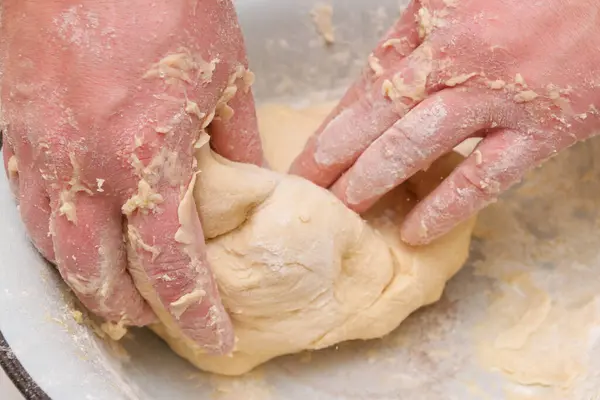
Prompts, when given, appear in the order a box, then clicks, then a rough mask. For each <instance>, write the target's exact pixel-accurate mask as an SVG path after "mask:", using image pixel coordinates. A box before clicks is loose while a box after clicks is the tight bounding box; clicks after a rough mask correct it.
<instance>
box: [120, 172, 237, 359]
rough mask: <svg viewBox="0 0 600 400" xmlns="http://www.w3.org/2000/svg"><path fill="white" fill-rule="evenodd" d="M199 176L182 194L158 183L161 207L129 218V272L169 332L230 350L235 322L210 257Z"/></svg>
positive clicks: (218, 350)
mask: <svg viewBox="0 0 600 400" xmlns="http://www.w3.org/2000/svg"><path fill="white" fill-rule="evenodd" d="M195 179H196V178H195V175H194V176H193V177H192V179H191V182H190V184H189V186H188V189H187V191H186V193H185V194H184V195H183V197H182V198H180V193H179V188H171V187H169V186H168V185H159V186H162V187H161V188H159V190H158V193H160V197H156V199H157V200H158V199H160V200H159V202H160V211H159V212H157V213H144V212H140V211H141V210H137V211H134V212H132V213H131V214H130V215H129V216H128V225H127V240H128V255H129V271H130V273H131V275H132V276H133V278H134V281H135V284H136V287H137V288H138V290H139V291H140V292H141V293H142V296H143V297H144V298H145V299H146V301H148V303H149V304H150V305H151V307H152V309H153V310H154V312H155V313H156V314H157V315H158V317H159V319H160V321H161V322H162V323H163V324H164V325H165V327H166V328H167V332H168V333H169V335H170V336H180V335H181V334H182V335H183V336H184V337H185V338H186V339H189V340H191V341H193V342H194V343H196V344H197V345H199V346H200V347H201V348H203V349H204V350H206V351H207V352H209V353H213V354H226V353H229V352H230V351H231V350H232V349H233V343H234V336H233V326H232V324H231V320H230V319H229V316H228V315H227V313H226V311H225V309H224V307H223V305H222V304H221V299H220V295H219V292H218V289H217V285H216V283H215V280H214V277H213V275H212V272H211V270H210V267H209V265H208V261H207V259H206V254H205V245H204V235H203V231H202V226H201V223H200V218H199V216H198V212H197V210H196V205H195V203H194V198H193V188H194V184H195Z"/></svg>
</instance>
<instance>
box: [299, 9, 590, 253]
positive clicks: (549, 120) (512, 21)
mask: <svg viewBox="0 0 600 400" xmlns="http://www.w3.org/2000/svg"><path fill="white" fill-rule="evenodd" d="M599 14H600V1H599V0H584V1H577V2H569V1H563V0H547V1H544V2H541V3H540V2H527V1H521V0H413V1H412V2H411V3H410V5H409V6H408V8H407V9H406V11H405V12H404V14H403V15H402V16H401V18H400V20H399V21H398V22H397V24H396V25H395V26H394V27H393V28H392V30H391V31H390V32H389V33H388V35H387V36H386V37H384V38H383V40H382V41H381V42H380V43H379V45H378V46H377V47H376V49H375V50H374V52H373V54H372V55H371V56H370V57H369V68H367V69H366V71H365V73H364V74H363V76H362V77H361V78H360V79H359V80H358V82H356V83H355V84H354V86H352V87H351V88H350V90H349V91H348V92H347V94H346V95H345V97H344V98H343V99H342V101H341V103H340V104H339V105H338V107H337V108H336V109H335V110H334V111H333V113H332V114H331V115H330V116H329V118H328V119H327V120H326V121H325V122H324V123H323V124H322V126H321V127H320V129H319V130H318V131H317V133H316V134H315V135H314V136H313V137H312V138H311V139H310V140H309V142H308V144H307V145H306V147H305V149H304V151H303V152H302V153H301V154H300V155H299V156H298V158H297V159H296V160H295V162H294V164H293V165H292V168H291V172H292V173H295V174H298V175H301V176H303V177H305V178H307V179H310V180H312V181H313V182H315V183H317V184H319V185H321V186H324V187H330V188H331V190H332V191H333V192H334V193H335V194H336V195H337V196H338V197H339V198H340V199H341V200H342V201H344V202H345V203H346V204H347V205H348V206H349V207H350V208H352V209H354V210H355V211H357V212H362V211H365V210H367V209H368V208H369V207H370V206H371V205H373V204H374V203H375V202H376V201H377V200H378V199H379V198H381V196H383V195H384V194H385V193H387V192H388V191H390V190H391V189H393V188H394V187H396V186H398V185H400V184H401V183H402V182H404V181H405V180H407V179H408V178H409V177H411V176H412V175H414V174H415V173H416V172H418V171H419V170H422V169H426V168H427V167H428V166H429V165H431V163H432V162H433V161H435V160H436V159H437V158H439V157H440V156H441V155H443V154H445V153H447V152H449V151H451V150H452V149H453V147H455V146H456V145H458V144H460V143H461V142H462V141H463V140H465V139H466V138H469V137H473V136H478V137H482V138H483V140H482V141H481V142H480V144H479V145H478V147H477V149H476V150H475V151H474V152H473V153H472V154H471V155H470V156H469V157H468V158H467V159H466V160H465V161H464V162H463V163H462V164H461V165H460V166H459V167H458V168H457V169H456V170H455V171H454V172H453V173H452V174H451V175H450V176H449V177H448V178H447V179H445V180H444V181H443V182H441V184H440V186H439V187H438V188H437V189H436V190H434V191H433V192H432V193H431V194H430V195H429V196H428V197H427V198H426V199H424V200H423V201H422V202H421V203H420V204H419V205H417V206H416V207H415V208H414V209H413V210H412V211H411V213H410V214H409V215H408V217H407V219H406V220H405V221H404V224H403V226H402V236H403V238H404V240H406V241H407V242H408V243H410V244H425V243H428V242H430V241H431V240H433V239H435V238H437V237H439V236H441V235H443V234H444V233H446V232H448V231H449V230H450V229H452V228H453V227H454V226H455V225H456V224H458V223H459V222H460V221H463V220H465V219H467V218H468V217H470V216H471V215H473V214H474V213H475V212H476V211H478V210H479V209H481V208H482V207H484V206H485V205H486V204H488V203H490V202H491V201H493V200H494V199H496V198H497V197H498V195H499V194H500V193H501V192H502V191H504V190H506V189H507V188H508V187H509V186H511V185H512V184H514V183H515V182H517V181H519V180H520V179H521V178H522V177H523V175H524V174H525V173H526V172H527V171H528V170H529V169H531V168H533V167H535V166H536V165H539V164H540V163H541V162H542V161H544V160H546V159H548V158H549V157H551V156H553V155H554V154H556V153H557V152H558V151H559V150H561V149H564V148H566V147H568V146H570V145H572V144H573V143H575V142H576V141H578V140H584V139H586V138H588V137H590V136H591V135H592V134H593V132H594V130H595V129H597V128H599V127H600V112H599V111H598V109H600V79H599V78H598V77H599V76H600V53H599V52H598V49H599V48H600V23H599V22H598V16H599Z"/></svg>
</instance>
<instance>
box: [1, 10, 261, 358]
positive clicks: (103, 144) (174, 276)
mask: <svg viewBox="0 0 600 400" xmlns="http://www.w3.org/2000/svg"><path fill="white" fill-rule="evenodd" d="M2 7H3V12H2V14H1V15H2V20H1V23H2V28H1V29H2V30H1V42H0V51H1V52H0V63H1V64H0V66H1V68H0V71H2V77H1V79H2V81H1V97H0V98H1V105H2V108H1V111H2V114H1V117H2V119H1V120H0V121H1V122H2V126H3V127H2V131H3V133H4V139H5V141H4V143H5V145H4V161H5V166H6V168H7V171H9V172H8V173H9V177H10V179H11V184H12V187H13V189H14V190H15V193H16V196H17V198H18V201H19V203H20V212H21V215H22V218H23V221H24V222H25V224H26V227H27V230H28V232H29V234H30V235H31V237H32V240H33V242H34V244H35V245H36V247H37V248H38V249H39V250H40V251H41V253H42V254H43V255H44V256H45V257H46V258H47V259H49V260H50V261H52V262H53V263H55V264H56V266H57V267H58V270H59V271H60V274H61V275H62V277H63V278H64V280H65V282H66V283H67V284H68V285H69V286H70V287H71V288H72V289H73V291H74V292H75V293H76V295H77V296H78V297H79V299H80V300H81V301H82V302H83V304H84V305H85V306H86V307H87V308H89V309H90V310H91V311H93V312H94V313H96V314H97V315H99V316H101V317H103V318H105V319H106V320H108V321H112V322H114V323H117V324H123V325H139V326H142V325H146V324H148V323H152V322H154V321H155V320H156V317H155V314H154V312H153V310H152V309H151V308H150V307H149V305H148V303H147V302H146V300H147V301H149V302H150V303H152V304H161V305H162V306H164V307H165V308H166V309H167V311H168V312H167V315H166V316H161V319H163V317H164V318H170V319H172V321H173V323H174V324H176V325H177V326H179V328H181V330H182V331H183V333H184V334H185V335H187V336H188V337H189V338H190V339H192V340H193V341H195V342H196V343H197V344H199V345H201V346H203V347H204V348H205V349H206V350H207V351H209V352H214V353H224V352H228V351H230V350H231V349H232V346H233V332H232V326H231V322H230V321H229V318H228V316H227V314H226V312H225V310H224V308H223V306H222V305H221V302H220V298H219V294H218V291H217V288H216V285H215V282H214V281H213V277H212V274H211V272H210V270H209V266H208V264H207V261H206V257H205V252H204V239H203V236H202V228H201V224H200V220H199V218H198V215H197V213H196V211H195V207H193V205H192V207H190V208H189V209H186V208H185V205H184V203H182V198H183V195H184V194H185V193H186V191H187V189H188V186H189V185H190V182H193V179H192V178H193V176H194V175H195V167H196V165H195V159H194V157H193V152H194V144H195V143H196V140H197V139H198V137H199V134H200V132H201V131H202V129H203V127H207V126H208V124H209V123H211V121H213V116H215V120H214V121H213V122H212V124H211V125H210V127H209V130H210V133H211V135H212V143H213V146H214V147H215V148H216V150H217V151H218V152H220V153H221V154H222V155H224V156H225V157H228V158H230V159H233V160H237V161H246V162H252V163H257V164H258V163H261V162H262V150H261V147H260V141H259V136H258V132H257V127H256V119H255V114H254V104H253V100H252V95H251V93H250V92H249V90H248V89H249V84H250V83H251V82H250V81H251V78H252V76H251V74H250V73H249V72H247V70H246V58H245V50H244V47H243V40H242V37H241V33H240V30H239V27H238V25H237V19H236V16H235V12H234V10H233V6H232V4H231V3H230V2H229V1H216V0H214V1H210V0H206V1H196V2H190V1H187V0H157V1H153V2H148V1H146V0H131V1H127V2H122V1H118V0H112V1H96V0H77V1H75V0H71V1H46V2H41V3H40V2H39V1H35V0H5V1H4V2H3V3H2ZM227 102H228V103H227ZM227 104H228V105H227ZM232 111H234V114H233V116H232V115H231V114H232ZM215 113H216V114H215ZM232 135H235V137H232ZM180 206H181V207H180ZM124 239H125V240H124ZM153 302H154V303H153Z"/></svg>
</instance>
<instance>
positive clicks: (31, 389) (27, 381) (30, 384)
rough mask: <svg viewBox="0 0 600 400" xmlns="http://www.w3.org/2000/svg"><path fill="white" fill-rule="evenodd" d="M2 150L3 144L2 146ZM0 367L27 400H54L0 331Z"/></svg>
mask: <svg viewBox="0 0 600 400" xmlns="http://www.w3.org/2000/svg"><path fill="white" fill-rule="evenodd" d="M0 148H1V144H0ZM0 349H2V351H0V367H1V368H2V369H3V370H4V372H5V373H6V375H7V376H8V378H9V379H10V380H11V381H12V383H13V385H15V387H16V388H17V390H19V392H20V393H21V394H22V395H23V397H25V399H27V400H52V399H51V398H50V396H48V395H47V394H46V392H44V391H43V390H42V388H40V387H39V386H38V384H37V383H35V381H34V380H33V378H32V377H31V375H29V373H28V372H27V371H26V370H25V368H24V367H23V365H22V364H21V362H20V361H19V360H18V359H17V357H16V356H15V355H14V353H13V352H12V349H11V347H10V345H9V344H8V342H7V341H6V339H5V338H4V335H2V331H0Z"/></svg>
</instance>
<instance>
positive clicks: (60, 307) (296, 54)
mask: <svg viewBox="0 0 600 400" xmlns="http://www.w3.org/2000/svg"><path fill="white" fill-rule="evenodd" d="M328 4H330V5H331V6H332V8H333V12H334V13H333V26H334V29H335V37H336V39H335V42H334V44H333V45H326V44H325V43H324V40H323V38H322V37H321V36H320V35H319V34H318V33H317V31H316V29H315V26H314V24H313V21H312V18H311V15H310V14H311V11H312V10H313V9H314V7H315V6H317V3H315V2H313V1H307V0H296V1H293V2H291V1H275V0H238V1H237V7H238V12H239V16H240V22H241V25H242V27H243V30H244V32H245V34H246V38H247V46H248V49H249V54H250V63H251V68H252V69H253V70H254V72H255V73H256V75H257V82H256V85H255V87H254V90H255V93H256V96H257V99H258V101H259V102H285V103H290V104H298V105H301V104H303V103H304V104H306V103H308V102H317V101H322V100H326V99H330V98H332V97H336V96H338V95H339V94H340V93H341V91H342V90H343V88H344V87H346V86H347V85H348V84H349V83H350V82H351V80H352V78H353V77H356V76H357V75H358V73H359V71H360V69H361V68H362V66H363V65H364V60H365V57H366V55H367V54H368V53H369V51H370V50H371V48H372V47H373V46H374V44H375V43H376V41H377V39H378V38H379V37H380V36H381V34H383V33H384V32H385V31H386V30H387V28H388V27H389V26H390V25H391V24H392V22H393V21H394V19H395V18H396V17H397V16H398V15H399V12H400V9H401V8H402V7H403V6H404V5H405V4H406V1H400V2H398V1H396V0H379V1H376V2H366V1H363V0H332V1H329V2H328ZM596 148H598V150H596ZM598 151H600V142H599V141H598V140H593V141H590V142H588V143H587V144H585V145H579V146H575V147H574V148H572V149H570V150H569V151H568V152H566V153H564V154H561V155H560V156H559V157H557V158H556V159H553V160H552V161H550V162H549V163H548V164H547V165H546V166H545V167H544V168H543V169H542V170H537V171H535V172H534V173H532V174H531V175H530V176H529V177H528V178H527V179H526V180H525V181H524V183H522V184H520V185H518V186H517V187H515V188H514V189H513V190H511V191H510V192H509V193H508V194H507V195H506V196H505V197H504V198H503V200H502V201H500V202H499V203H497V204H495V205H493V206H491V207H490V208H488V209H487V210H486V211H485V212H483V213H482V215H481V217H480V220H479V224H478V229H477V231H476V234H475V239H474V242H473V247H472V251H471V254H472V255H471V258H470V260H469V262H468V263H467V265H466V266H465V268H464V269H463V270H462V271H461V273H459V274H458V275H457V276H456V277H455V278H454V279H453V280H452V281H451V282H450V283H449V285H448V288H447V290H446V292H445V294H444V296H443V298H442V300H441V301H440V302H439V303H437V304H435V305H434V306H432V307H428V308H427V309H424V310H421V311H419V312H417V313H415V314H414V315H412V316H411V317H410V318H409V319H408V320H407V321H406V322H405V323H404V324H403V325H402V326H401V327H400V328H399V329H398V330H396V331H395V332H394V333H393V334H391V335H389V336H388V337H386V338H385V339H382V340H374V341H369V342H360V343H357V342H354V343H344V344H341V345H340V346H337V347H335V348H331V349H326V350H324V351H319V352H314V353H304V354H300V355H292V356H286V357H281V358H279V359H276V360H273V361H272V362H269V363H268V364H266V365H265V366H263V367H260V368H259V369H257V370H256V371H254V372H252V373H250V374H248V375H246V376H244V377H240V378H225V377H219V376H213V375H210V374H205V373H202V372H199V371H198V370H196V369H194V368H193V367H191V366H190V365H189V364H188V363H187V362H185V361H183V360H181V359H180V358H178V357H177V356H175V355H174V354H173V353H172V352H171V351H170V350H169V349H168V348H167V347H166V345H165V344H164V343H163V342H162V341H161V340H159V339H158V338H157V337H155V336H154V335H153V334H151V333H150V332H148V331H146V330H142V329H139V330H134V331H133V332H131V334H130V335H129V336H127V337H126V338H125V339H124V340H123V341H122V343H120V344H119V345H115V344H114V343H110V342H107V341H104V340H101V339H100V338H98V337H97V336H96V335H95V334H94V333H93V332H92V330H91V329H89V328H88V327H86V326H82V325H79V324H78V323H77V322H76V321H75V319H74V317H73V311H74V307H73V301H72V297H71V295H70V294H69V293H68V291H67V290H66V288H65V285H64V284H63V283H62V282H61V280H60V278H59V277H58V275H57V274H56V273H55V271H54V268H53V267H52V266H49V265H48V264H47V263H45V262H44V260H43V259H42V258H41V257H40V256H39V255H38V253H37V252H36V251H35V250H34V249H33V247H32V246H31V245H30V243H29V241H28V239H27V237H26V234H25V231H24V228H23V225H22V223H21V221H20V218H19V216H18V212H17V210H16V208H15V205H14V202H13V200H12V198H11V195H10V191H9V188H8V184H7V181H6V180H5V179H0V208H1V209H2V210H3V213H4V217H3V223H2V224H0V254H2V263H1V265H0V330H1V332H2V334H3V335H4V337H5V338H6V341H7V343H8V345H9V346H10V349H0V351H4V352H5V353H6V354H8V355H9V356H10V357H12V358H15V359H18V360H19V361H20V363H21V364H22V365H23V366H24V368H25V369H26V371H27V372H28V373H29V375H30V376H31V377H32V379H33V380H34V381H35V383H36V384H37V385H38V386H39V387H40V388H41V389H42V390H43V391H44V392H45V393H47V394H48V395H49V396H50V397H51V398H53V399H61V400H62V399H66V400H68V399H76V400H80V399H102V400H104V399H107V400H115V399H135V398H140V399H178V400H186V399H198V398H216V399H236V400H238V399H249V400H252V399H261V400H263V399H294V400H295V399H298V400H300V399H302V400H304V399H307V398H308V399H322V400H330V399H340V398H344V399H382V400H383V399H390V400H391V399H399V398H407V399H408V398H410V399H461V400H469V399H505V398H515V399H516V398H521V399H533V398H544V399H555V398H556V399H568V398H573V399H587V398H589V399H592V398H593V397H591V396H592V395H595V394H596V393H598V390H597V389H598V387H597V386H598V385H600V383H597V381H598V380H597V379H594V374H596V373H598V372H600V357H598V355H599V354H600V351H599V350H598V346H597V345H596V344H597V333H598V332H600V330H599V329H598V328H599V327H600V322H599V320H600V306H599V305H598V302H597V301H596V296H597V295H598V293H600V280H599V279H598V278H597V277H598V276H599V274H598V272H599V271H598V269H600V263H599V258H600V252H599V251H598V250H596V249H597V247H596V245H597V240H595V239H594V238H595V237H596V236H597V232H598V221H600V218H598V217H599V213H598V211H597V210H599V209H600V207H599V206H600V204H598V203H599V202H600V195H599V194H600V179H599V178H600V164H598V163H597V162H596V161H595V157H594V155H595V154H598ZM492 228H493V229H492ZM515 277H517V278H518V279H516V278H515ZM532 288H533V289H532ZM539 293H544V294H545V296H547V297H548V299H550V300H549V301H550V311H548V314H547V315H546V316H545V319H542V321H541V322H540V324H539V326H534V327H533V328H531V332H530V334H529V336H527V337H526V338H525V339H526V340H525V343H523V345H522V346H521V347H520V348H518V349H516V350H514V351H507V352H503V350H502V349H500V350H499V349H497V348H496V347H495V344H494V343H496V342H495V341H496V340H497V337H498V334H499V332H500V333H502V332H508V331H510V329H512V328H513V327H514V326H517V327H518V326H519V325H518V324H519V318H518V316H519V315H521V316H522V315H525V314H526V312H527V311H528V310H530V309H532V310H533V311H534V312H535V311H536V309H535V307H536V304H538V299H539V296H538V295H539ZM536 296H538V297H536ZM544 298H546V297H544ZM507 310H512V311H510V312H508V311H507ZM513 311H514V312H513ZM515 316H516V317H515ZM6 354H5V356H6ZM528 362H529V363H530V364H529V365H530V366H531V365H533V366H534V367H531V368H533V369H535V370H538V372H539V373H538V374H537V375H535V374H534V375H535V376H534V377H533V378H530V379H529V381H527V379H525V378H523V376H524V374H523V373H522V372H523V371H521V370H519V368H520V367H519V365H521V366H522V365H526V364H527V363H528ZM542 366H543V367H544V368H542ZM561 366H562V367H561ZM511 368H512V373H511V374H507V373H506V371H508V370H510V369H511ZM531 368H530V369H531ZM502 371H504V372H502ZM556 371H558V372H559V374H558V375H557V374H554V373H555V372H556ZM525 372H527V371H525ZM544 374H546V375H544ZM561 374H562V375H561ZM567 378H568V379H567ZM571 378H572V379H571ZM513 395H514V397H509V396H513ZM587 395H589V396H590V397H585V396H587ZM517 396H521V397H517ZM532 396H539V397H532Z"/></svg>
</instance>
